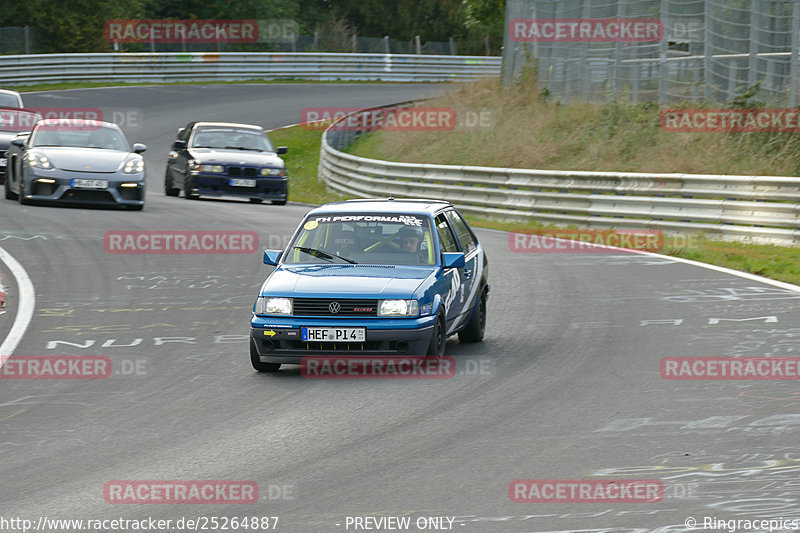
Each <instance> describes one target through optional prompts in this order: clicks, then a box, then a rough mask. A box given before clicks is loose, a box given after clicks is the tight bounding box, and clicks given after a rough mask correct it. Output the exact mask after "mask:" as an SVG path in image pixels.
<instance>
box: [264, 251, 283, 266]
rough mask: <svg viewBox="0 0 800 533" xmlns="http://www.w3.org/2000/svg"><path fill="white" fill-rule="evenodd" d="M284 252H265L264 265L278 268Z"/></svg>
mask: <svg viewBox="0 0 800 533" xmlns="http://www.w3.org/2000/svg"><path fill="white" fill-rule="evenodd" d="M281 253H283V250H264V264H265V265H272V266H276V265H277V264H278V261H279V260H280V258H281Z"/></svg>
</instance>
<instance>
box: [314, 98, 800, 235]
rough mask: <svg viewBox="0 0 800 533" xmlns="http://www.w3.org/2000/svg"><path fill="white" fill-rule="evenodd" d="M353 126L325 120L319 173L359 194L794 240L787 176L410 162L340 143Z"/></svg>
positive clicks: (799, 203)
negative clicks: (360, 153) (363, 153)
mask: <svg viewBox="0 0 800 533" xmlns="http://www.w3.org/2000/svg"><path fill="white" fill-rule="evenodd" d="M364 112H370V113H375V112H376V110H368V111H367V110H365V111H364ZM356 122H360V121H356ZM350 123H352V121H351V122H350ZM360 133H362V132H351V131H348V132H344V131H340V130H339V129H338V128H337V126H336V124H334V125H332V126H330V127H329V128H328V129H327V130H326V131H325V133H324V135H323V138H322V148H321V154H320V163H319V175H320V177H321V179H322V180H324V181H325V182H326V183H327V185H328V187H330V188H331V189H332V190H335V191H338V192H341V193H345V194H348V195H357V196H363V197H385V196H389V195H394V196H396V197H405V198H441V199H446V200H448V201H450V202H452V203H453V204H455V205H457V206H458V207H459V208H460V209H461V210H463V211H465V212H469V213H474V214H478V215H491V216H499V217H504V218H523V219H535V220H539V221H542V222H547V223H558V224H576V225H580V226H592V227H617V228H623V227H624V228H631V227H639V228H653V229H661V230H664V231H681V232H685V231H698V232H705V233H710V234H716V235H718V236H721V237H723V238H730V239H742V238H744V239H748V240H752V241H754V242H772V243H777V244H783V245H795V244H798V243H799V242H800V178H796V177H780V176H720V175H710V174H646V173H638V172H591V171H576V170H523V169H513V168H491V167H474V166H454V165H430V164H412V163H395V162H389V161H379V160H375V159H366V158H362V157H357V156H354V155H352V154H347V153H344V152H342V151H340V149H343V148H345V147H346V146H347V145H349V144H350V143H351V142H352V140H353V139H354V138H355V137H357V135H358V134H360Z"/></svg>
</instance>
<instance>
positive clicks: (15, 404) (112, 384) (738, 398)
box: [0, 84, 800, 533]
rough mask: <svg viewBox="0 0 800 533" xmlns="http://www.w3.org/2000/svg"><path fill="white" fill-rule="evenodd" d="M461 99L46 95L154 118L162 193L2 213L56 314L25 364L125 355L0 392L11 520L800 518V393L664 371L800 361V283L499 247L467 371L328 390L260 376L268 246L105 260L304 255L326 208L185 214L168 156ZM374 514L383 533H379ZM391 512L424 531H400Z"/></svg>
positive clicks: (308, 531) (313, 522)
mask: <svg viewBox="0 0 800 533" xmlns="http://www.w3.org/2000/svg"><path fill="white" fill-rule="evenodd" d="M444 89H445V88H444V87H443V86H440V85H369V84H366V85H319V84H310V85H291V84H280V85H240V86H236V85H198V86H185V87H180V86H164V87H157V86H153V87H143V88H117V89H95V90H77V91H62V92H51V93H36V94H30V95H27V96H26V103H27V105H29V106H76V107H99V108H101V109H103V110H104V112H113V111H118V110H124V112H127V111H131V110H132V111H133V112H134V114H133V115H130V116H134V117H138V119H139V120H138V121H137V122H136V123H135V124H134V123H133V122H132V123H130V124H127V125H125V128H124V129H125V130H126V134H127V135H128V138H129V140H130V141H131V142H136V141H142V142H145V143H146V144H147V145H148V147H149V149H148V151H147V152H146V153H145V159H146V164H147V165H148V166H147V168H148V187H149V190H148V196H147V203H146V205H145V209H144V211H142V212H124V211H116V210H104V209H83V208H62V207H43V206H21V205H19V203H17V202H12V201H8V200H1V201H0V247H1V248H2V249H3V250H5V251H6V252H7V253H8V254H10V255H11V256H13V258H15V259H16V260H17V261H19V263H21V264H22V265H23V266H24V268H25V270H26V271H27V273H28V275H29V276H30V278H31V280H32V282H33V286H34V288H35V295H36V300H35V310H34V313H33V320H32V322H31V323H30V326H29V327H28V329H27V332H26V333H25V335H24V337H23V338H22V340H21V342H20V343H19V345H18V346H17V347H16V350H15V351H14V354H15V355H16V356H21V355H28V356H45V355H92V356H107V357H109V358H110V359H111V361H112V368H113V369H114V370H113V373H112V375H111V376H110V377H109V378H107V379H96V380H69V379H51V380H31V379H27V380H12V379H2V380H0V454H2V461H0V502H2V511H0V514H2V516H3V517H4V518H6V519H9V518H12V517H19V518H21V519H28V520H32V521H33V523H34V524H36V523H38V521H39V519H40V517H47V518H49V519H84V520H86V519H111V518H120V517H121V518H124V519H144V518H147V517H153V518H155V519H171V520H173V522H172V524H173V526H172V527H171V528H170V529H169V530H171V531H177V530H187V529H190V528H188V527H184V528H182V529H179V528H176V527H175V526H174V524H175V523H176V522H175V521H176V520H178V519H180V518H181V517H187V518H191V519H195V520H196V519H198V518H199V517H206V518H207V519H210V518H211V517H218V518H222V517H227V518H232V517H240V518H241V517H261V516H270V517H274V516H278V517H279V522H278V524H277V528H276V530H277V531H284V532H302V533H316V532H320V533H321V532H337V531H368V530H371V531H423V530H426V527H427V530H431V529H432V525H431V524H434V525H436V524H439V526H440V527H442V528H443V529H444V530H452V531H459V532H463V533H473V532H477V533H482V532H487V533H493V532H543V531H598V532H599V531H609V532H611V531H613V532H623V531H642V532H644V531H663V532H666V531H670V532H679V531H691V530H692V529H689V528H687V527H685V525H684V524H685V523H686V520H687V518H689V517H691V518H693V519H695V520H697V524H698V526H697V527H698V529H694V531H698V530H700V528H702V526H703V521H704V518H705V517H708V518H709V519H711V518H715V519H717V520H736V519H740V520H747V519H749V520H756V519H766V520H769V519H773V520H779V519H783V520H786V519H793V518H797V519H800V449H798V446H797V443H798V442H800V392H798V389H797V385H796V383H797V382H796V381H794V382H793V381H764V380H735V381H674V380H665V379H662V377H661V375H660V373H659V364H660V361H661V359H662V358H664V357H672V356H796V355H798V351H800V326H798V325H797V324H798V322H800V293H798V292H794V291H792V290H790V289H788V288H782V287H779V286H775V285H770V284H767V283H764V282H761V281H759V280H754V279H748V278H744V277H739V276H734V275H731V274H729V273H727V272H724V271H719V270H711V269H706V268H701V267H698V266H695V265H690V264H685V263H681V262H676V261H672V260H669V259H666V258H663V257H659V256H648V255H639V254H632V253H631V254H629V253H616V252H603V253H519V252H515V251H512V250H511V247H510V246H509V238H508V234H506V233H502V232H496V231H488V230H478V235H479V237H480V239H481V241H482V242H483V244H484V246H485V247H486V249H487V253H488V256H489V260H490V276H491V277H490V282H491V294H490V297H489V302H488V316H489V321H488V325H487V335H486V339H485V342H483V343H482V344H477V345H474V344H473V345H461V344H459V342H458V340H457V339H456V338H453V339H451V340H450V341H449V342H448V345H447V353H448V355H451V356H453V357H454V358H455V361H456V362H457V373H456V375H455V376H454V377H452V378H450V379H443V380H422V379H414V380H401V379H397V380H369V379H367V380H309V379H306V378H304V377H303V376H301V375H300V372H299V371H298V368H297V367H285V368H284V369H283V370H282V371H281V372H280V373H279V374H278V375H261V374H258V373H256V372H254V371H253V370H252V368H251V366H250V362H249V355H248V344H247V334H248V319H249V315H250V308H251V306H252V303H253V300H254V299H255V296H256V293H257V290H258V287H259V286H260V284H261V282H262V281H263V279H264V277H265V276H266V275H267V274H268V272H269V269H268V267H266V266H265V265H263V264H262V262H261V253H260V252H258V251H257V252H255V253H249V254H202V255H156V254H109V253H106V251H105V249H104V245H103V236H104V234H105V232H107V231H109V230H251V231H255V232H257V233H258V235H259V241H260V242H259V250H261V249H263V248H265V247H282V246H283V245H284V244H285V242H286V241H287V240H288V238H289V236H290V234H291V232H292V231H293V230H294V228H295V227H296V225H297V223H298V221H299V219H300V217H301V216H302V215H303V214H304V213H305V211H306V210H307V209H308V207H307V206H302V205H296V204H295V205H292V204H290V205H287V206H271V205H266V204H265V205H251V204H248V203H247V202H243V201H237V200H201V201H187V200H185V199H183V198H182V197H181V198H169V197H166V196H164V194H163V191H162V185H163V171H164V164H165V161H166V154H167V151H168V148H169V143H170V142H171V140H172V139H173V138H174V133H175V130H176V129H177V128H178V127H181V126H183V125H185V124H186V123H188V122H190V121H191V120H200V119H203V120H229V121H241V122H256V123H260V124H262V125H263V126H265V127H267V128H271V127H277V126H280V125H284V124H291V123H297V122H299V121H300V117H301V110H302V109H303V108H306V107H319V106H347V107H352V106H363V107H367V106H372V105H378V104H384V103H392V102H398V101H403V100H408V99H412V98H418V97H422V96H426V95H431V94H437V93H439V92H441V91H443V90H444ZM126 116H127V115H126ZM289 149H290V151H291V147H289ZM290 191H291V185H290ZM290 200H291V192H290ZM0 278H1V279H2V280H3V284H4V285H5V286H6V288H7V292H8V293H9V294H8V301H9V303H8V308H7V312H6V313H5V314H3V315H0V335H5V334H6V333H7V332H8V330H9V328H10V324H11V322H12V321H13V320H14V318H15V316H16V314H17V312H18V309H19V306H20V301H19V299H18V298H17V295H18V294H19V287H18V286H17V285H16V283H15V282H14V279H13V276H12V275H11V273H10V272H9V270H8V268H7V267H6V265H4V264H2V263H0ZM0 339H2V338H1V337H0ZM519 479H531V480H609V479H613V480H622V481H625V480H660V481H661V483H662V484H663V498H662V499H661V501H658V502H648V503H643V502H633V503H631V502H606V503H599V502H590V503H562V502H557V503H519V502H514V501H512V500H511V499H510V497H509V486H510V484H511V482H512V481H513V480H519ZM114 480H244V481H251V482H255V483H257V485H258V487H259V500H258V502H256V503H251V504H158V503H148V504H115V503H107V501H106V499H105V498H104V486H106V484H107V483H108V482H110V481H114ZM348 517H349V518H348ZM355 517H360V518H362V519H364V518H365V517H369V518H370V520H372V519H374V520H375V521H374V522H369V521H367V522H364V521H362V522H361V524H362V527H361V528H360V529H357V528H356V522H355ZM381 517H383V518H386V517H410V518H411V525H410V527H409V528H407V529H392V528H391V527H389V523H388V522H381V524H383V526H376V524H378V522H377V520H378V519H379V518H381ZM420 517H434V518H435V517H440V518H441V517H443V518H444V520H443V521H441V522H435V521H433V522H426V523H423V522H425V521H424V520H423V521H422V522H417V519H418V518H420ZM448 518H449V519H452V522H449V521H448V520H447V519H448ZM418 524H421V525H422V527H418ZM426 524H427V525H426ZM798 524H800V521H798ZM367 525H370V526H375V527H374V528H373V529H366V526H367ZM798 527H800V525H798ZM0 529H3V528H0ZM65 529H66V528H65ZM198 529H201V528H198ZM707 529H710V528H707ZM720 529H721V528H720ZM4 530H9V531H11V530H12V529H11V528H10V527H8V528H6V529H4ZM53 530H55V529H53ZM109 530H110V531H117V530H114V529H109ZM208 530H211V524H210V523H209V524H208ZM434 530H435V529H434ZM761 530H764V531H767V530H768V529H767V528H766V527H763V528H756V529H749V531H761ZM774 530H778V529H774ZM786 530H788V529H786Z"/></svg>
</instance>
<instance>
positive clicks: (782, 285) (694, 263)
mask: <svg viewBox="0 0 800 533" xmlns="http://www.w3.org/2000/svg"><path fill="white" fill-rule="evenodd" d="M475 227H476V228H477V229H480V230H482V231H493V232H498V233H506V234H523V235H530V234H529V233H524V232H520V231H505V230H496V229H491V228H481V227H480V226H475ZM570 231H575V232H576V233H578V232H580V231H581V230H570ZM585 231H593V229H592V228H589V229H587V230H585ZM542 237H545V238H548V239H554V240H557V241H565V242H570V241H571V239H560V238H558V237H551V236H550V235H542ZM587 245H588V246H595V247H597V248H605V249H607V250H611V251H614V252H620V253H633V254H639V255H649V256H652V257H658V258H661V259H669V260H670V261H673V262H675V263H684V264H686V265H692V266H696V267H700V268H705V269H708V270H714V271H716V272H721V273H723V274H729V275H731V276H737V277H740V278H744V279H749V280H751V281H757V282H759V283H764V284H766V285H772V286H773V287H779V288H781V289H787V290H790V291H795V292H800V286H798V285H793V284H791V283H786V282H785V281H778V280H774V279H769V278H765V277H764V276H758V275H756V274H750V273H749V272H742V271H740V270H734V269H732V268H727V267H723V266H717V265H710V264H708V263H701V262H700V261H693V260H692V259H684V258H683V257H674V256H671V255H664V254H657V253H655V252H647V251H644V250H634V249H630V248H618V247H616V246H609V245H607V244H596V243H593V242H581V246H587ZM511 251H512V252H513V251H514V250H511ZM526 253H527V252H526ZM565 253H569V252H565Z"/></svg>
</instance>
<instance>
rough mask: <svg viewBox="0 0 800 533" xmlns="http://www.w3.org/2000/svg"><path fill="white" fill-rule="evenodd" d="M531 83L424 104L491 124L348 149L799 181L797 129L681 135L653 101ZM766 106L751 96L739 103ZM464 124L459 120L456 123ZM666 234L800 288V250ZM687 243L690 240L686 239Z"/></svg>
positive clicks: (709, 257)
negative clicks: (548, 91)
mask: <svg viewBox="0 0 800 533" xmlns="http://www.w3.org/2000/svg"><path fill="white" fill-rule="evenodd" d="M531 87H535V84H532V82H530V81H529V82H528V83H523V84H520V85H518V86H515V87H511V88H509V89H502V88H501V87H500V86H499V84H498V82H497V80H482V81H479V82H476V83H472V84H468V85H462V86H460V87H459V88H457V89H456V90H454V91H452V92H451V93H449V94H447V95H445V96H443V97H440V98H436V99H432V100H430V101H428V102H426V106H430V107H450V108H453V109H454V110H455V112H456V116H457V117H460V118H463V117H467V116H468V114H469V113H471V114H472V116H473V117H475V116H477V115H478V114H480V113H482V115H481V116H483V117H484V118H488V123H487V124H486V126H484V127H481V126H480V125H478V126H475V127H466V125H464V124H462V125H460V126H457V127H456V128H455V130H453V131H449V132H398V131H384V132H378V133H373V134H371V135H368V136H366V137H363V138H362V139H360V140H359V141H358V142H357V143H355V144H354V145H353V146H352V147H351V148H350V150H349V151H350V152H352V153H354V154H356V155H360V156H363V157H371V158H375V159H384V160H389V161H405V162H414V163H439V164H458V165H478V166H494V167H515V168H540V169H561V170H587V169H591V170H607V171H629V172H685V173H698V174H703V173H709V174H740V175H777V176H798V175H800V138H798V136H796V135H794V134H792V133H674V132H667V131H664V130H662V129H661V127H660V121H659V113H660V109H659V108H658V106H656V105H655V104H651V103H645V104H637V105H633V104H629V103H625V102H617V103H612V104H607V105H590V104H574V105H570V106H563V105H560V104H558V103H557V102H553V101H551V100H549V99H547V98H544V97H542V95H540V94H539V93H538V92H537V91H536V90H535V89H533V90H532V89H531ZM763 105H764V104H763V103H762V102H758V101H756V100H754V99H753V97H752V96H751V95H749V94H743V95H742V96H741V97H740V98H738V99H737V101H735V102H734V103H733V107H761V106H763ZM457 123H458V120H457ZM468 218H470V222H471V223H473V224H474V225H477V226H482V227H491V228H495V229H502V230H506V231H520V232H537V231H539V230H541V229H546V228H552V226H546V225H543V224H539V223H535V222H530V223H521V222H501V221H497V220H491V219H481V218H476V217H468ZM675 242H676V241H675V240H674V239H673V238H671V237H670V236H666V238H665V241H664V248H663V250H661V252H662V253H665V254H667V255H673V256H676V257H683V258H686V259H693V260H696V261H702V262H704V263H711V264H714V265H720V266H725V267H728V268H733V269H736V270H741V271H744V272H750V273H754V274H758V275H762V276H765V277H769V278H773V279H776V280H781V281H786V282H789V283H795V284H800V249H798V248H790V247H781V246H773V245H758V244H746V243H737V242H723V241H718V240H714V239H710V238H706V237H703V236H700V235H694V236H692V239H691V240H690V241H689V242H690V243H691V245H690V246H685V245H683V243H681V245H675V244H674V243H675ZM683 242H684V243H685V240H684V241H683Z"/></svg>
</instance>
